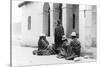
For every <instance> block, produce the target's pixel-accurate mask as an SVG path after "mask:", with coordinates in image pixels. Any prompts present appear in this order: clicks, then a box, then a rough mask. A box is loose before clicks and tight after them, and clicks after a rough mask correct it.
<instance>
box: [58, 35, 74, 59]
mask: <svg viewBox="0 0 100 67" xmlns="http://www.w3.org/2000/svg"><path fill="white" fill-rule="evenodd" d="M62 41H63V44H62V47H61V49H60V53H59V54H58V56H57V57H58V58H65V59H66V60H73V59H74V55H75V54H74V53H73V51H72V48H71V46H70V44H69V42H68V40H67V38H66V37H65V36H63V37H62Z"/></svg>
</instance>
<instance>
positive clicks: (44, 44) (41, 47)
mask: <svg viewBox="0 0 100 67" xmlns="http://www.w3.org/2000/svg"><path fill="white" fill-rule="evenodd" d="M33 54H34V55H35V54H37V55H52V54H54V51H53V50H52V47H51V46H49V42H48V41H47V39H46V36H45V35H42V36H40V38H39V40H38V50H37V51H33Z"/></svg>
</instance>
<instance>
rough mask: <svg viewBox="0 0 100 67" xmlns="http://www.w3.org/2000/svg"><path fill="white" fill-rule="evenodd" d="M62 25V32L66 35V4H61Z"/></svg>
mask: <svg viewBox="0 0 100 67" xmlns="http://www.w3.org/2000/svg"><path fill="white" fill-rule="evenodd" d="M62 25H63V28H64V33H65V35H67V29H66V28H67V27H66V26H67V8H66V4H62Z"/></svg>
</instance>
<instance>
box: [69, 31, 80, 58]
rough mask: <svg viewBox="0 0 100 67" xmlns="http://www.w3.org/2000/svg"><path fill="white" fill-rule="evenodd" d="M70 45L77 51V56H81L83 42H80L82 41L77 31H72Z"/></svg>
mask: <svg viewBox="0 0 100 67" xmlns="http://www.w3.org/2000/svg"><path fill="white" fill-rule="evenodd" d="M70 45H71V47H72V51H73V52H74V53H75V55H76V56H77V57H79V56H80V52H81V44H80V41H79V40H77V37H76V33H75V32H72V33H71V42H70Z"/></svg>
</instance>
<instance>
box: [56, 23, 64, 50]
mask: <svg viewBox="0 0 100 67" xmlns="http://www.w3.org/2000/svg"><path fill="white" fill-rule="evenodd" d="M63 35H64V29H63V26H61V25H59V26H57V27H56V28H55V49H56V50H58V49H59V47H61V45H62V36H63Z"/></svg>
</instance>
